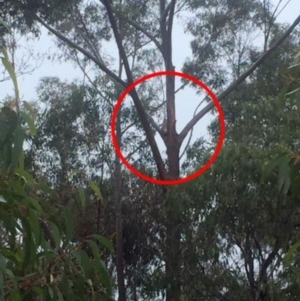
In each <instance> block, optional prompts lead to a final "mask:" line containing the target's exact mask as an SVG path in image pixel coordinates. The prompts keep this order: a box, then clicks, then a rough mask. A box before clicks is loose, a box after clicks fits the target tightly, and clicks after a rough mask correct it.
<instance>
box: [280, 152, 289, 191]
mask: <svg viewBox="0 0 300 301" xmlns="http://www.w3.org/2000/svg"><path fill="white" fill-rule="evenodd" d="M278 171H279V175H278V189H279V191H281V190H282V189H283V187H284V186H285V188H284V190H285V191H288V190H289V188H290V183H291V181H290V166H289V160H288V157H287V156H284V157H283V158H282V160H280V161H279V164H278ZM288 183H289V184H288Z"/></svg>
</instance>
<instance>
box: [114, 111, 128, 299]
mask: <svg viewBox="0 0 300 301" xmlns="http://www.w3.org/2000/svg"><path fill="white" fill-rule="evenodd" d="M120 122H121V120H120V115H119V116H118V117H117V126H116V130H117V139H118V143H119V145H120V146H121V124H120ZM114 188H115V191H114V194H115V195H114V198H115V206H116V267H117V279H118V295H119V298H118V301H126V289H125V280H124V258H123V220H122V203H121V188H122V175H121V162H120V158H119V157H118V155H117V154H116V155H115V176H114Z"/></svg>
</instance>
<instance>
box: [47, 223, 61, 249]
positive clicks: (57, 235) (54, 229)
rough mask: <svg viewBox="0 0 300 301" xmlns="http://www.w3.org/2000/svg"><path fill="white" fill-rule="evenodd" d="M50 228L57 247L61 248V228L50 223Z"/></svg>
mask: <svg viewBox="0 0 300 301" xmlns="http://www.w3.org/2000/svg"><path fill="white" fill-rule="evenodd" d="M49 226H50V228H51V230H52V231H51V232H52V235H53V238H54V241H55V246H56V248H58V247H59V246H60V233H59V228H58V227H57V226H56V225H55V224H54V223H53V222H49Z"/></svg>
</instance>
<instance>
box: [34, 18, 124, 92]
mask: <svg viewBox="0 0 300 301" xmlns="http://www.w3.org/2000/svg"><path fill="white" fill-rule="evenodd" d="M31 16H32V17H33V18H34V19H36V20H37V21H38V22H39V23H41V24H42V25H43V26H44V27H45V28H47V29H48V30H49V31H50V32H51V33H53V34H54V35H55V36H57V37H58V38H59V39H61V40H62V41H64V42H65V43H67V44H68V45H69V46H70V47H72V48H74V49H76V50H78V51H80V52H81V53H82V54H84V55H85V56H86V57H87V58H89V59H90V60H92V61H93V62H94V63H95V64H96V65H97V66H98V67H99V68H100V69H101V70H102V71H103V72H105V73H106V74H107V75H108V76H109V77H110V78H111V79H112V80H113V81H114V82H115V83H118V84H120V85H121V86H123V87H124V88H125V87H126V86H127V83H126V82H125V81H123V80H122V79H121V78H119V77H118V76H117V75H116V74H115V73H113V72H112V71H111V70H110V69H108V68H107V67H106V66H105V65H104V63H103V62H101V61H100V60H99V59H97V58H96V57H95V56H93V55H92V54H90V53H89V52H88V51H86V50H85V49H84V48H82V47H80V46H79V45H77V44H75V43H74V42H72V41H71V40H70V39H68V38H67V37H65V36H64V35H63V34H61V33H60V32H58V31H57V30H55V29H54V28H52V27H51V26H49V25H48V24H47V23H45V22H44V21H43V20H42V19H41V18H40V17H39V16H37V15H36V14H32V13H31Z"/></svg>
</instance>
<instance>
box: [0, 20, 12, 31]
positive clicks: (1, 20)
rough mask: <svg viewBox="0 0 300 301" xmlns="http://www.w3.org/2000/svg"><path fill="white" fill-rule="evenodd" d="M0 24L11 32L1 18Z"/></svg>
mask: <svg viewBox="0 0 300 301" xmlns="http://www.w3.org/2000/svg"><path fill="white" fill-rule="evenodd" d="M0 23H1V24H2V25H3V26H4V27H5V28H6V29H7V30H8V31H9V32H11V31H10V28H9V27H8V26H7V24H6V22H5V21H4V20H3V19H2V18H1V17H0Z"/></svg>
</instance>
